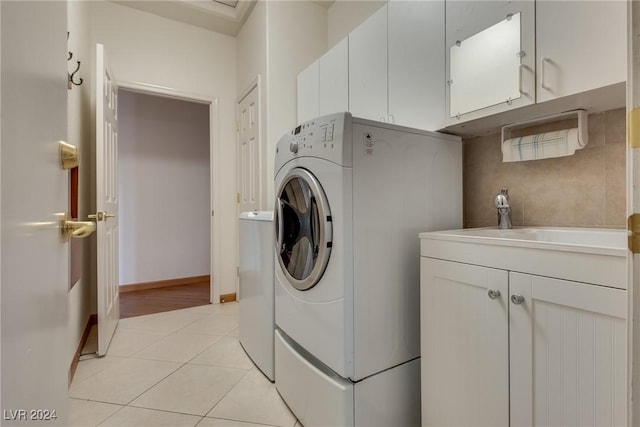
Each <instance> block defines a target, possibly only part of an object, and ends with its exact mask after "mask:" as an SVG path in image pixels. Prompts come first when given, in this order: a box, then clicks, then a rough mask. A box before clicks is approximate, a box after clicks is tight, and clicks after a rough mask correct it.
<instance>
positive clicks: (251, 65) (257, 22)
mask: <svg viewBox="0 0 640 427" xmlns="http://www.w3.org/2000/svg"><path fill="white" fill-rule="evenodd" d="M236 64H237V65H236V68H237V70H238V78H237V87H236V97H237V101H240V97H241V96H242V95H244V92H245V91H247V90H248V89H250V87H249V86H250V85H251V84H252V83H253V82H254V81H255V80H256V79H259V80H260V93H259V96H260V114H261V117H260V144H261V146H260V147H261V149H263V150H265V149H266V141H267V127H268V122H267V81H266V80H267V3H266V2H264V1H259V2H257V3H256V5H255V7H254V8H253V10H252V11H251V14H250V15H249V17H248V18H247V20H246V22H245V23H244V25H243V26H242V28H241V29H240V32H239V33H238V36H237V63H236ZM234 112H235V110H234ZM263 157H264V156H263ZM261 160H262V161H263V164H262V165H261V166H262V167H261V169H262V170H263V171H266V169H267V161H266V159H265V158H261ZM260 179H261V183H260V209H272V206H270V202H267V200H266V193H267V186H268V185H269V182H271V181H273V177H272V176H269V175H267V174H266V173H265V174H264V175H263V176H261V177H260Z"/></svg>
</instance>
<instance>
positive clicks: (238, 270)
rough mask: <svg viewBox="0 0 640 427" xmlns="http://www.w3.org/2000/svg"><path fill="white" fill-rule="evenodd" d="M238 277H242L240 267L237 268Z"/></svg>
mask: <svg viewBox="0 0 640 427" xmlns="http://www.w3.org/2000/svg"><path fill="white" fill-rule="evenodd" d="M236 276H238V277H240V267H236Z"/></svg>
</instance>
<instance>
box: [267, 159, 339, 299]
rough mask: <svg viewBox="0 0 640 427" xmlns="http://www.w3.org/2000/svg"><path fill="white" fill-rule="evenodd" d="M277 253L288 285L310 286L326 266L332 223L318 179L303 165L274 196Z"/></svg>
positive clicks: (291, 174) (288, 176) (307, 288)
mask: <svg viewBox="0 0 640 427" xmlns="http://www.w3.org/2000/svg"><path fill="white" fill-rule="evenodd" d="M275 227H276V239H275V240H276V256H277V257H278V262H279V263H280V267H281V268H282V271H283V272H284V274H285V276H287V279H288V280H289V283H291V286H293V287H294V288H296V289H298V290H300V291H306V290H309V289H311V288H313V287H314V286H315V285H316V284H317V283H318V281H319V280H320V278H321V277H322V275H323V274H324V271H325V269H326V268H327V263H328V262H329V256H330V254H331V243H332V237H333V236H332V226H331V211H330V210H329V203H328V202H327V198H326V196H325V194H324V191H322V187H321V186H320V183H319V182H318V180H317V179H316V178H315V177H314V176H313V175H312V174H311V173H310V172H309V171H307V170H306V169H302V168H295V169H292V170H291V171H290V172H289V173H288V174H287V175H286V176H285V178H284V180H283V181H282V185H281V186H280V188H279V189H278V193H277V199H276V214H275Z"/></svg>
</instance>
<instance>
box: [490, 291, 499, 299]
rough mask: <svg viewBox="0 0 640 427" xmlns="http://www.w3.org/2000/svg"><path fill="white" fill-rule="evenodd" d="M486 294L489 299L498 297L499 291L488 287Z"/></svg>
mask: <svg viewBox="0 0 640 427" xmlns="http://www.w3.org/2000/svg"><path fill="white" fill-rule="evenodd" d="M487 295H489V298H491V299H496V298H500V291H499V290H497V289H489V290H488V291H487Z"/></svg>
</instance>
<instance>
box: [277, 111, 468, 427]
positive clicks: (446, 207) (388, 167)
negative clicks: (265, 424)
mask: <svg viewBox="0 0 640 427" xmlns="http://www.w3.org/2000/svg"><path fill="white" fill-rule="evenodd" d="M275 173H276V176H275V188H276V208H275V219H274V220H275V227H276V246H275V247H276V256H275V258H276V260H275V304H276V316H275V317H276V333H275V336H276V338H275V370H276V387H277V389H278V391H279V393H280V394H281V395H282V397H283V398H284V400H285V401H286V402H287V404H288V405H289V407H290V408H291V409H292V411H293V412H294V413H295V415H296V416H297V417H298V419H300V421H301V422H302V423H303V424H304V425H305V426H307V427H312V426H320V425H323V426H326V425H340V426H350V425H358V426H391V425H394V426H404V425H419V424H420V422H421V421H420V337H419V324H420V313H419V308H420V307H419V302H420V298H419V290H420V278H419V272H420V268H419V254H420V252H419V240H418V233H420V232H422V231H426V230H439V229H455V228H460V227H461V226H462V145H461V141H460V139H459V138H458V137H455V136H451V135H444V134H439V133H434V132H425V131H419V130H415V129H409V128H404V127H399V126H395V125H390V124H386V123H379V122H373V121H369V120H364V119H358V118H353V117H352V116H351V115H350V114H349V113H340V114H333V115H328V116H324V117H320V118H317V119H315V120H311V121H309V122H306V123H303V124H301V125H300V126H298V127H296V128H295V129H294V130H292V131H291V132H290V133H289V134H287V135H285V136H283V137H282V138H281V139H280V141H279V142H278V145H277V150H276V156H275Z"/></svg>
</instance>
